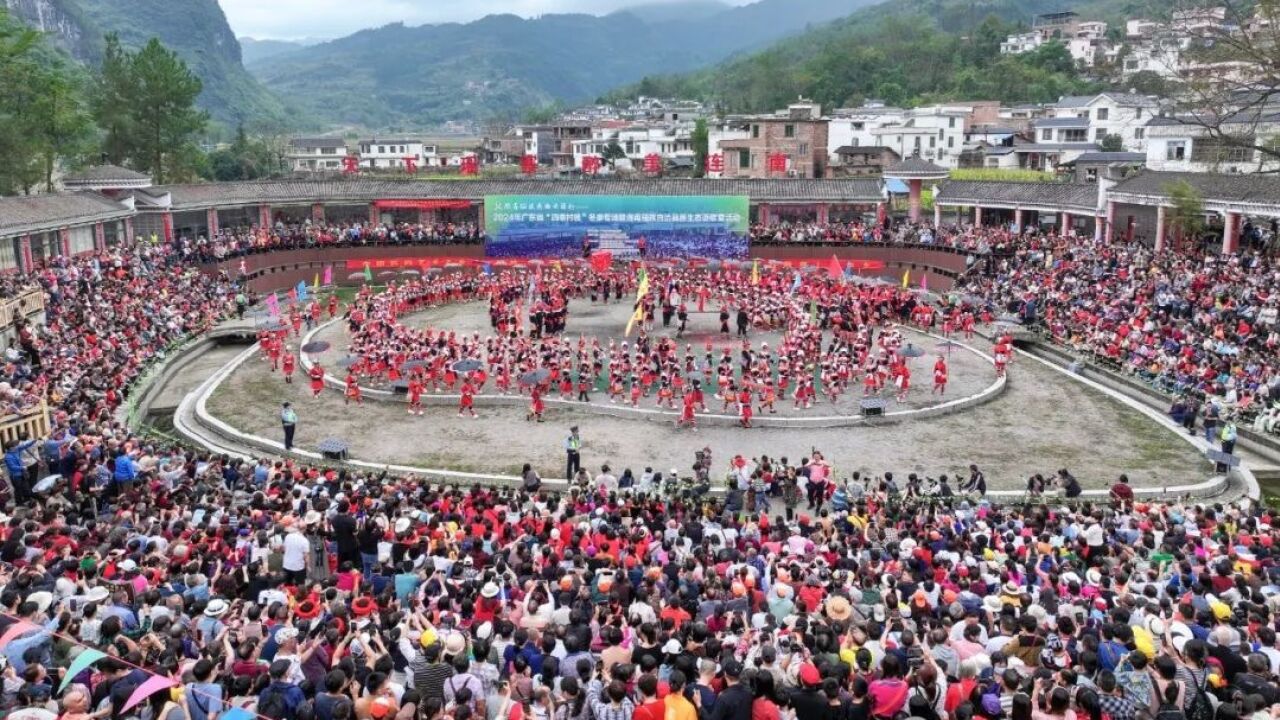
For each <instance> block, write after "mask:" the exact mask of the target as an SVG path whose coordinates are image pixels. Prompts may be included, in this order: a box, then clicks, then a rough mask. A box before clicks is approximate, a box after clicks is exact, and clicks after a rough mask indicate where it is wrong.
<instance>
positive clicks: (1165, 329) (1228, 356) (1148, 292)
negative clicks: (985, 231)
mask: <svg viewBox="0 0 1280 720" xmlns="http://www.w3.org/2000/svg"><path fill="white" fill-rule="evenodd" d="M965 282H966V285H965V287H964V290H965V291H966V292H969V293H973V294H976V295H978V296H981V297H984V298H986V299H988V300H989V301H991V302H993V303H994V304H996V305H997V306H999V307H1000V308H1002V309H1004V310H1005V311H1008V312H1012V313H1016V314H1019V315H1021V316H1023V318H1024V319H1025V320H1027V321H1031V322H1034V323H1035V324H1037V325H1040V326H1043V328H1044V330H1045V331H1046V333H1047V334H1048V335H1049V336H1050V337H1051V338H1052V339H1053V340H1054V341H1055V342H1057V343H1059V344H1061V345H1063V346H1065V347H1068V348H1071V349H1073V350H1075V351H1077V352H1080V353H1083V354H1085V355H1086V356H1088V357H1090V358H1092V359H1094V360H1096V361H1097V362H1099V363H1101V364H1103V365H1106V366H1109V367H1112V368H1115V369H1118V370H1121V371H1123V372H1126V373H1130V374H1132V375H1134V376H1135V377H1137V378H1140V379H1141V380H1143V381H1145V382H1147V383H1150V384H1151V385H1152V386H1154V387H1156V388H1158V389H1160V390H1162V391H1165V392H1168V393H1171V394H1173V395H1187V396H1193V397H1194V399H1195V400H1196V401H1198V402H1199V403H1201V404H1203V405H1210V406H1215V407H1216V409H1215V410H1213V412H1215V413H1221V414H1223V415H1227V414H1233V415H1239V416H1241V417H1244V418H1246V419H1253V418H1254V417H1255V416H1257V415H1266V416H1271V417H1274V416H1275V415H1276V413H1277V411H1276V410H1274V406H1275V404H1276V402H1277V401H1278V400H1280V374H1277V365H1276V362H1275V358H1276V348H1277V342H1278V341H1280V332H1278V329H1277V327H1276V318H1277V302H1278V301H1280V295H1278V294H1277V292H1278V291H1280V275H1278V274H1277V272H1276V269H1275V265H1274V262H1273V260H1272V258H1270V257H1269V256H1265V255H1261V254H1258V253H1255V252H1245V253H1241V254H1238V255H1232V256H1224V255H1218V254H1213V253H1193V252H1188V251H1186V250H1182V251H1178V252H1161V253H1154V252H1153V251H1152V250H1151V249H1150V248H1149V247H1147V246H1145V245H1142V244H1139V243H1134V244H1129V245H1126V244H1122V243H1108V242H1095V241H1093V240H1092V239H1084V238H1072V239H1065V238H1056V237H1052V236H1048V237H1036V238H1025V239H1022V240H1020V241H1019V244H1018V246H1017V250H1016V252H1015V253H1013V254H1011V255H1009V256H1007V257H1005V258H1003V259H1002V260H1001V261H1000V263H999V264H998V267H997V270H996V272H995V273H994V274H990V275H983V274H974V275H971V276H968V277H967V278H966V280H965ZM1205 409H1206V410H1207V408H1205Z"/></svg>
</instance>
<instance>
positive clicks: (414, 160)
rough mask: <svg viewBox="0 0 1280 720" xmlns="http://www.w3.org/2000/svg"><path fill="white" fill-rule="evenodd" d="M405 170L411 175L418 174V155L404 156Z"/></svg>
mask: <svg viewBox="0 0 1280 720" xmlns="http://www.w3.org/2000/svg"><path fill="white" fill-rule="evenodd" d="M404 171H405V172H407V173H409V174H411V175H412V174H416V173H417V172H418V156H417V155H405V156H404Z"/></svg>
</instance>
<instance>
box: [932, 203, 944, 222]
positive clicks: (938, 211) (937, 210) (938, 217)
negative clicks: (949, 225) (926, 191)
mask: <svg viewBox="0 0 1280 720" xmlns="http://www.w3.org/2000/svg"><path fill="white" fill-rule="evenodd" d="M933 226H934V227H935V228H939V227H942V206H941V205H939V204H938V200H937V198H934V200H933Z"/></svg>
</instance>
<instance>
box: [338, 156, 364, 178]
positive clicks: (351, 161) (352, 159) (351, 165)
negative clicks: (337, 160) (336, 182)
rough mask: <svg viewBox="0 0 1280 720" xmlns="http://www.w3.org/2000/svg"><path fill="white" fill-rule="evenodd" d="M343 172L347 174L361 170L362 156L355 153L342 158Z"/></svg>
mask: <svg viewBox="0 0 1280 720" xmlns="http://www.w3.org/2000/svg"><path fill="white" fill-rule="evenodd" d="M342 172H343V173H345V174H347V175H354V174H355V173H358V172H360V158H357V157H356V156H355V155H348V156H346V157H344V158H342Z"/></svg>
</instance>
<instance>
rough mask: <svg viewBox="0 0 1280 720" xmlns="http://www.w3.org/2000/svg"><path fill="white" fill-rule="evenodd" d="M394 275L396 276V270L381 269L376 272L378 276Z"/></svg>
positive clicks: (387, 276)
mask: <svg viewBox="0 0 1280 720" xmlns="http://www.w3.org/2000/svg"><path fill="white" fill-rule="evenodd" d="M395 276H396V272H395V271H394V270H383V271H382V272H380V273H378V277H380V278H389V277H395Z"/></svg>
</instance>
